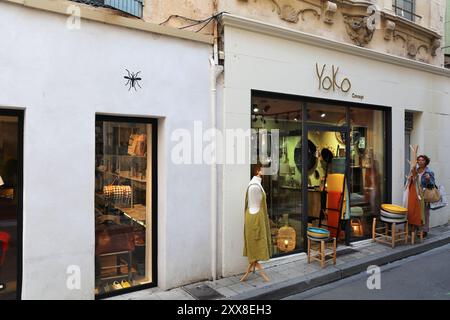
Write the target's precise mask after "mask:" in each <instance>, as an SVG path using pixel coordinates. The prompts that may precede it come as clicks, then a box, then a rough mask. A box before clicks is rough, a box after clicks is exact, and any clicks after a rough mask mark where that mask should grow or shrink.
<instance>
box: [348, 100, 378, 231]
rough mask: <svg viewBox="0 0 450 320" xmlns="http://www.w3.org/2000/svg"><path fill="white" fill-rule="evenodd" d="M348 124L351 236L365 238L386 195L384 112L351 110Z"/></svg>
mask: <svg viewBox="0 0 450 320" xmlns="http://www.w3.org/2000/svg"><path fill="white" fill-rule="evenodd" d="M350 123H351V137H350V169H351V170H350V172H351V187H350V188H351V194H350V196H351V197H350V200H351V202H350V205H351V208H350V209H351V217H352V235H353V236H354V237H363V236H365V237H368V236H370V234H371V228H370V225H371V221H372V219H373V217H374V216H377V215H379V212H380V207H381V203H382V202H383V201H384V199H385V193H386V190H385V186H386V183H385V178H386V176H385V172H386V164H385V143H386V139H385V117H384V112H383V111H379V110H368V109H359V108H358V109H356V108H351V109H350Z"/></svg>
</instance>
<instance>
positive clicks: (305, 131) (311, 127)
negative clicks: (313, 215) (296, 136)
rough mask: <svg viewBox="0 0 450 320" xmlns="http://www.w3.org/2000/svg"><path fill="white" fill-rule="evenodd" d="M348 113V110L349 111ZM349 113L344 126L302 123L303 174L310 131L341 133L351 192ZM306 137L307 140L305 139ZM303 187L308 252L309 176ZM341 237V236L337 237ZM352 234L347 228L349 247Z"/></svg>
mask: <svg viewBox="0 0 450 320" xmlns="http://www.w3.org/2000/svg"><path fill="white" fill-rule="evenodd" d="M347 111H348V110H347ZM349 118H350V117H349V112H346V123H345V125H343V126H333V125H326V124H324V125H322V124H311V123H308V122H307V121H303V122H302V172H307V171H308V167H307V166H308V163H307V161H304V160H303V159H307V157H308V153H307V152H308V135H309V132H310V131H321V132H330V131H331V132H341V133H344V134H345V135H346V137H347V139H346V140H345V183H346V186H347V188H348V190H350V189H349V188H350V186H349V181H350V178H349V177H350V175H349V174H350V173H351V172H350V165H349V161H348V159H350V139H349V138H348V137H350V126H349V121H350V119H349ZM303 119H305V120H306V119H307V103H304V104H303ZM305 137H306V139H305ZM301 179H302V181H301V185H302V212H303V214H302V227H303V230H302V234H303V250H304V251H306V250H307V228H308V175H307V174H302V175H301ZM337 236H338V237H339V235H337ZM349 240H350V232H349V228H348V226H346V228H345V243H346V245H348V244H349V243H350V242H349Z"/></svg>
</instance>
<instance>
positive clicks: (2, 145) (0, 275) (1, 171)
mask: <svg viewBox="0 0 450 320" xmlns="http://www.w3.org/2000/svg"><path fill="white" fill-rule="evenodd" d="M19 139H20V138H19V117H18V116H7V115H2V112H1V111H0V300H13V299H16V298H17V290H18V286H17V280H18V279H17V278H18V272H17V271H18V268H19V267H20V266H19V265H18V261H19V260H20V259H18V254H19V252H18V247H19V242H20V239H19V236H18V231H19V230H18V219H19V196H20V190H19V184H20V181H19V180H20V178H19V176H20V172H19V170H20V168H19V153H20V152H19Z"/></svg>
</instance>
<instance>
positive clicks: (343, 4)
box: [143, 0, 446, 66]
mask: <svg viewBox="0 0 450 320" xmlns="http://www.w3.org/2000/svg"><path fill="white" fill-rule="evenodd" d="M393 2H394V0H365V1H363V0H333V1H327V0H146V2H145V7H144V17H143V19H144V21H146V22H150V23H153V24H162V25H165V26H170V27H174V28H183V29H185V30H189V31H192V32H197V33H200V34H209V35H211V34H213V32H214V29H213V28H214V23H213V21H211V22H210V23H208V24H207V23H206V22H208V21H205V22H202V23H198V24H196V22H197V21H202V20H206V19H208V18H210V17H211V16H213V15H214V14H216V13H218V12H228V13H230V14H233V15H236V16H241V17H246V18H250V19H255V20H258V21H261V22H265V23H270V24H273V25H278V26H281V27H285V28H289V29H292V30H297V31H302V32H306V33H311V34H314V35H317V36H321V37H325V38H328V39H333V40H335V41H339V42H343V43H348V44H353V45H358V46H362V47H366V48H368V49H372V50H376V51H380V52H385V53H388V54H393V55H396V56H401V57H405V58H408V59H413V60H417V61H422V62H425V63H430V64H433V65H436V66H443V64H444V54H443V51H442V50H441V47H442V46H443V43H444V40H443V33H444V21H445V2H446V0H416V10H415V12H416V14H417V15H418V16H420V17H417V18H415V21H414V22H410V21H408V20H406V19H404V18H401V17H398V16H396V15H395V12H394V10H393V8H392V5H393ZM370 5H376V6H377V8H378V9H379V11H378V12H377V13H373V14H371V12H368V7H369V6H370ZM364 17H365V18H364ZM368 19H369V20H368ZM371 19H375V21H376V23H375V30H374V31H372V30H370V28H368V27H367V21H370V20H371Z"/></svg>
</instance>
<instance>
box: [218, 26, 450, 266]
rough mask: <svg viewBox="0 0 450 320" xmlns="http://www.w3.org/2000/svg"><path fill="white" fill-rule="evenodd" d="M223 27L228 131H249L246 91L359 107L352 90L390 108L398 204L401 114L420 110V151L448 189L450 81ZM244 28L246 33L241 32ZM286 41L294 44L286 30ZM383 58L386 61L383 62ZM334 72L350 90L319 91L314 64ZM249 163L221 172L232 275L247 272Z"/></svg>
mask: <svg viewBox="0 0 450 320" xmlns="http://www.w3.org/2000/svg"><path fill="white" fill-rule="evenodd" d="M233 23H234V22H232V23H231V25H226V27H225V40H224V41H225V84H224V86H225V88H224V112H225V115H224V117H225V119H224V122H225V127H226V128H244V129H249V128H250V123H251V119H250V117H251V115H250V105H251V100H250V99H251V90H252V89H256V90H263V91H270V92H278V93H286V94H293V95H301V96H309V97H319V98H324V99H331V100H341V101H351V102H361V101H360V100H355V99H353V98H352V93H356V94H359V95H363V96H364V97H365V99H364V100H363V101H362V103H366V104H373V105H379V106H386V107H392V161H393V163H392V195H393V198H392V199H393V202H394V203H397V204H401V200H402V192H403V181H404V180H403V172H404V167H403V165H404V162H403V161H404V111H405V109H408V110H414V111H418V112H422V113H423V117H422V119H423V121H421V126H422V128H418V132H420V137H418V139H419V142H420V143H421V144H420V150H419V151H420V152H423V153H426V154H428V155H429V156H430V157H431V159H432V163H431V167H432V169H433V170H434V171H435V172H436V175H437V177H439V182H440V183H442V184H445V186H447V189H450V171H449V169H448V164H447V160H448V158H449V157H450V127H449V126H446V125H445V124H446V123H449V121H450V97H449V91H450V78H449V77H448V76H442V75H437V74H433V73H430V72H425V71H419V70H416V69H413V68H407V67H404V66H399V65H395V64H392V63H389V62H380V61H376V60H371V59H369V58H366V57H362V56H356V55H354V54H349V53H344V52H340V51H338V50H336V49H333V48H332V47H331V46H330V48H323V47H319V46H315V45H311V44H306V43H303V42H300V41H296V40H292V41H290V40H287V39H285V38H282V37H278V36H272V35H270V32H271V31H268V30H272V29H271V27H269V26H267V25H264V26H261V32H256V31H255V32H254V31H249V30H254V29H256V27H254V25H255V24H254V23H253V22H248V23H247V22H244V23H242V25H243V26H244V27H243V28H240V27H234V26H232V24H233ZM247 26H249V27H248V29H247ZM285 34H286V38H289V39H296V36H295V35H294V34H293V33H290V32H288V31H286V33H285ZM386 61H388V59H386ZM316 63H319V64H327V66H328V67H327V69H328V73H330V74H331V71H330V70H331V65H335V66H338V67H339V68H340V71H339V74H338V77H339V78H340V79H343V78H344V77H347V78H349V79H350V80H351V83H352V90H350V92H349V93H347V94H345V93H342V92H340V91H336V92H327V91H323V90H322V91H319V89H318V81H317V76H316V71H315V64H316ZM249 170H250V167H249V164H246V165H226V166H225V168H224V171H223V181H224V190H225V191H224V200H223V207H222V213H221V214H222V215H223V224H224V225H223V226H222V229H223V230H224V234H223V237H224V238H223V246H222V250H223V252H222V256H223V263H222V267H223V273H224V275H231V274H237V273H241V272H243V271H244V270H245V267H246V264H247V261H246V258H245V257H242V248H243V223H244V214H243V210H244V196H245V190H246V186H247V184H248V181H249V174H250V173H249ZM449 217H450V207H447V208H445V209H442V210H441V211H440V212H439V213H435V212H432V217H431V222H432V225H436V223H437V221H438V220H439V221H444V220H447V221H448V220H449Z"/></svg>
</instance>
